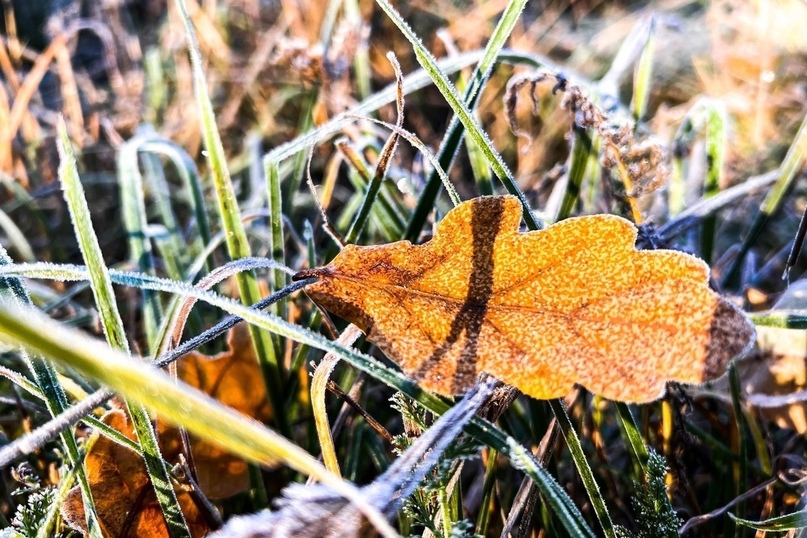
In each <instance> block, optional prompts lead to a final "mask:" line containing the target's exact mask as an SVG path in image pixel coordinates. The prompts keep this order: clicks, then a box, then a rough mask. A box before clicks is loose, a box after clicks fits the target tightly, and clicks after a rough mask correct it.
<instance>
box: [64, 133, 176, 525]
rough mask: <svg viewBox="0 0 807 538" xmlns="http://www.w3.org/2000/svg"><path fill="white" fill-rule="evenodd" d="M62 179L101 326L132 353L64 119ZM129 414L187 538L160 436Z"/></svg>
mask: <svg viewBox="0 0 807 538" xmlns="http://www.w3.org/2000/svg"><path fill="white" fill-rule="evenodd" d="M58 130H59V144H58V147H59V155H60V157H61V165H60V166H59V179H60V181H61V184H62V190H63V191H64V198H65V200H66V201H67V207H68V210H69V211H70V217H71V220H72V222H73V228H74V231H75V234H76V239H77V240H78V243H79V248H80V250H81V253H82V256H83V257H84V260H85V262H86V263H87V270H88V273H89V276H90V283H91V288H92V292H93V296H94V297H95V303H96V305H97V306H98V311H99V313H100V316H101V325H102V327H103V329H104V334H105V335H106V339H107V341H108V342H109V345H110V347H111V348H112V349H115V350H117V351H120V352H122V353H124V354H127V355H128V354H129V343H128V342H127V340H126V331H125V329H124V327H123V320H122V319H121V317H120V313H119V312H118V308H117V305H116V302H115V292H114V291H113V290H112V281H111V280H110V278H109V272H108V269H107V267H106V264H105V263H104V260H103V255H102V254H101V247H100V246H99V244H98V238H97V237H96V235H95V232H94V231H93V227H92V221H91V220H90V208H89V207H88V206H87V200H86V199H85V197H84V189H83V188H82V186H81V181H80V180H79V176H78V170H77V168H76V160H75V157H74V155H73V149H72V147H71V144H70V138H69V137H68V134H67V127H66V125H65V124H64V120H63V119H62V120H60V122H59V127H58ZM127 406H128V408H129V415H130V416H131V418H132V424H133V426H134V429H135V432H136V433H137V438H138V441H139V443H140V447H141V450H142V452H141V454H142V456H143V459H144V462H145V464H146V470H147V471H148V474H149V478H150V479H151V483H152V485H153V486H154V492H155V494H156V496H157V502H158V503H159V504H160V509H161V510H162V513H163V517H164V518H165V522H166V525H167V527H168V530H169V532H170V533H171V535H172V536H173V537H174V538H182V537H187V538H190V536H191V534H190V531H189V530H188V525H187V522H186V521H185V516H184V514H183V513H182V509H181V508H180V506H179V501H178V500H177V497H176V493H175V492H174V487H173V486H172V485H171V479H170V477H169V476H168V470H167V469H166V467H165V462H164V461H163V458H162V454H161V453H160V448H159V446H158V444H157V435H156V433H155V431H154V429H153V428H152V426H151V417H149V414H148V411H147V410H146V409H145V408H144V407H143V406H141V405H138V404H135V403H130V402H128V401H127Z"/></svg>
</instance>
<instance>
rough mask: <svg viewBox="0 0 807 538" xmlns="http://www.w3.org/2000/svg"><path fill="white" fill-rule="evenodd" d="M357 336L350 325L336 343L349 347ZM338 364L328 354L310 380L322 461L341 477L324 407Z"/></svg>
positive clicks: (356, 330) (334, 357)
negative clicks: (332, 374) (332, 376)
mask: <svg viewBox="0 0 807 538" xmlns="http://www.w3.org/2000/svg"><path fill="white" fill-rule="evenodd" d="M359 336H361V331H359V329H358V328H357V327H356V326H355V325H350V326H348V328H347V329H345V331H344V332H343V333H342V334H341V335H340V337H339V339H338V342H339V343H340V344H342V345H344V346H351V345H353V343H354V342H355V341H356V339H358V338H359ZM338 362H339V357H337V356H336V355H334V354H332V353H328V354H326V355H325V357H324V358H323V359H322V360H321V361H320V362H319V364H318V365H317V368H316V370H315V371H314V376H313V378H312V379H311V407H312V411H313V413H314V423H315V425H316V428H317V437H319V445H320V448H321V449H322V461H323V462H324V463H325V467H326V468H327V469H328V470H329V471H331V472H332V473H333V474H335V475H337V476H341V473H340V471H339V460H338V459H337V458H336V450H335V448H334V445H333V437H332V436H331V425H330V422H329V421H328V412H327V408H326V406H325V395H326V394H327V392H328V390H327V385H328V380H329V379H330V377H331V373H333V369H334V368H335V367H336V365H337V363H338Z"/></svg>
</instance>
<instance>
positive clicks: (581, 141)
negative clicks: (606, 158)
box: [555, 125, 594, 222]
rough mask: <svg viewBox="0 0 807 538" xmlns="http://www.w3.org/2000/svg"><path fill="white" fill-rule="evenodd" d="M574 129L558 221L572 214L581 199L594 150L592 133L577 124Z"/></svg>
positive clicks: (556, 219)
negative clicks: (567, 175) (564, 190)
mask: <svg viewBox="0 0 807 538" xmlns="http://www.w3.org/2000/svg"><path fill="white" fill-rule="evenodd" d="M572 131H573V132H574V141H573V142H572V151H571V155H570V156H569V161H570V162H569V178H568V180H567V183H566V192H564V193H563V200H562V201H561V203H560V208H558V214H557V217H556V218H555V221H556V222H558V221H561V220H563V219H566V218H569V217H570V216H571V215H572V212H573V211H574V206H575V205H577V201H578V200H579V199H580V188H581V187H582V185H583V179H584V178H585V177H586V168H587V167H588V163H589V161H590V158H591V155H592V152H593V150H594V143H593V141H592V139H591V135H590V134H589V133H588V132H587V131H586V130H585V129H582V128H580V127H578V126H577V125H575V126H573V127H572Z"/></svg>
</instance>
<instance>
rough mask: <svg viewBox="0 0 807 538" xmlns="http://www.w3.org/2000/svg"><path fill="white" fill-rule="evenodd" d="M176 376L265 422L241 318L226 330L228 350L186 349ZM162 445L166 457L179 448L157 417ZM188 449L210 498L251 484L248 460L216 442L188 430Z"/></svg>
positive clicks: (262, 393)
mask: <svg viewBox="0 0 807 538" xmlns="http://www.w3.org/2000/svg"><path fill="white" fill-rule="evenodd" d="M177 377H178V378H179V379H181V380H182V381H184V382H185V383H187V384H188V385H190V386H192V387H196V388H198V389H199V390H201V391H202V392H204V393H205V394H207V395H208V396H210V397H211V398H215V399H216V400H218V401H219V402H221V403H223V404H224V405H226V406H228V407H231V408H233V409H235V410H236V411H238V412H240V413H241V414H244V415H247V416H249V417H251V418H254V419H255V420H258V421H260V422H263V423H264V424H265V423H267V422H269V420H271V418H272V416H271V410H270V407H269V402H268V398H267V397H266V385H264V383H263V381H262V379H263V377H262V374H261V370H260V366H259V365H258V359H257V357H256V356H255V349H254V348H253V347H252V340H251V338H250V335H249V326H248V325H247V324H246V323H240V324H238V325H236V326H235V327H233V328H232V329H231V330H230V332H229V333H228V335H227V350H225V351H222V352H221V353H219V354H217V355H214V356H212V357H210V356H207V355H203V354H201V353H198V352H195V351H194V352H192V353H188V354H187V355H185V356H184V357H182V358H181V359H180V360H179V362H177ZM157 433H158V435H159V438H160V448H161V449H162V451H163V457H164V458H165V459H166V460H167V461H176V457H177V456H178V455H179V453H180V451H181V450H182V444H181V441H180V437H179V432H178V430H177V428H176V427H175V426H173V425H171V424H167V423H166V422H164V421H162V420H159V418H158V420H157ZM191 452H192V453H193V461H194V464H195V466H196V473H197V476H196V479H197V482H198V484H199V487H200V488H201V489H202V491H203V492H204V494H205V495H206V496H207V497H208V498H209V499H223V498H226V497H231V496H233V495H235V494H236V493H239V492H242V491H246V490H247V489H249V468H248V466H247V463H246V462H245V461H244V460H243V459H241V458H239V457H237V456H234V455H232V454H230V453H229V452H227V451H225V450H223V449H221V448H219V447H218V446H217V445H214V444H212V443H209V442H207V441H203V440H201V439H198V438H196V437H194V436H192V435H191Z"/></svg>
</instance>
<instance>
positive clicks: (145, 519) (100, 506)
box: [62, 410, 210, 538]
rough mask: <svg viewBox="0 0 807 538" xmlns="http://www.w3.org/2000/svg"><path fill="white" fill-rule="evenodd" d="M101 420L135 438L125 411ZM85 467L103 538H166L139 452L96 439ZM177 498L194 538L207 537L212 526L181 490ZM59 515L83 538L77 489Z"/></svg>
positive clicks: (81, 504)
mask: <svg viewBox="0 0 807 538" xmlns="http://www.w3.org/2000/svg"><path fill="white" fill-rule="evenodd" d="M102 420H103V421H104V423H106V424H108V425H109V426H111V427H112V428H115V429H116V430H118V431H119V432H121V433H123V434H124V435H126V437H128V438H129V439H132V440H134V439H135V434H134V431H133V429H132V426H131V424H129V423H128V421H127V420H126V415H125V414H124V413H123V411H118V410H115V411H110V412H109V413H107V414H106V415H104V417H103V419H102ZM84 465H85V468H86V470H87V479H88V480H89V482H90V489H91V490H92V494H93V500H94V501H95V508H96V511H97V513H98V520H99V522H100V524H101V529H102V531H103V532H104V536H115V537H118V538H129V537H131V538H136V537H145V538H163V537H166V538H168V537H170V534H169V533H168V528H167V526H166V524H165V519H164V518H163V515H162V511H161V510H160V505H159V503H158V502H157V497H156V496H155V494H154V488H153V487H152V486H151V482H150V480H149V477H148V474H147V473H146V465H145V463H143V458H142V457H141V456H140V455H139V454H138V453H136V452H134V451H133V450H131V449H129V448H128V447H124V446H122V445H119V444H118V443H116V442H114V441H112V440H110V439H108V438H106V437H98V439H97V440H96V441H95V443H94V444H93V446H92V448H91V449H90V451H89V452H88V453H87V457H86V458H85V460H84ZM176 493H177V499H178V500H179V505H180V507H181V508H182V512H183V513H184V514H185V520H186V521H187V523H188V529H189V530H190V531H191V535H192V536H194V537H197V536H204V535H205V534H207V532H208V531H209V530H210V527H208V525H207V522H206V521H205V518H204V516H203V515H202V513H201V512H200V511H199V509H198V508H197V507H196V503H195V502H194V501H193V498H192V497H191V495H190V494H189V493H188V492H186V491H182V490H177V492H176ZM62 514H63V515H64V519H65V521H66V522H67V523H68V524H69V525H70V526H71V527H73V528H74V529H77V530H80V531H81V532H83V533H84V535H85V536H86V535H87V526H86V523H85V521H84V505H83V503H82V500H81V491H80V490H79V488H78V486H76V487H74V488H73V489H71V490H70V491H69V492H68V493H67V496H66V497H65V499H64V503H63V504H62Z"/></svg>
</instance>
